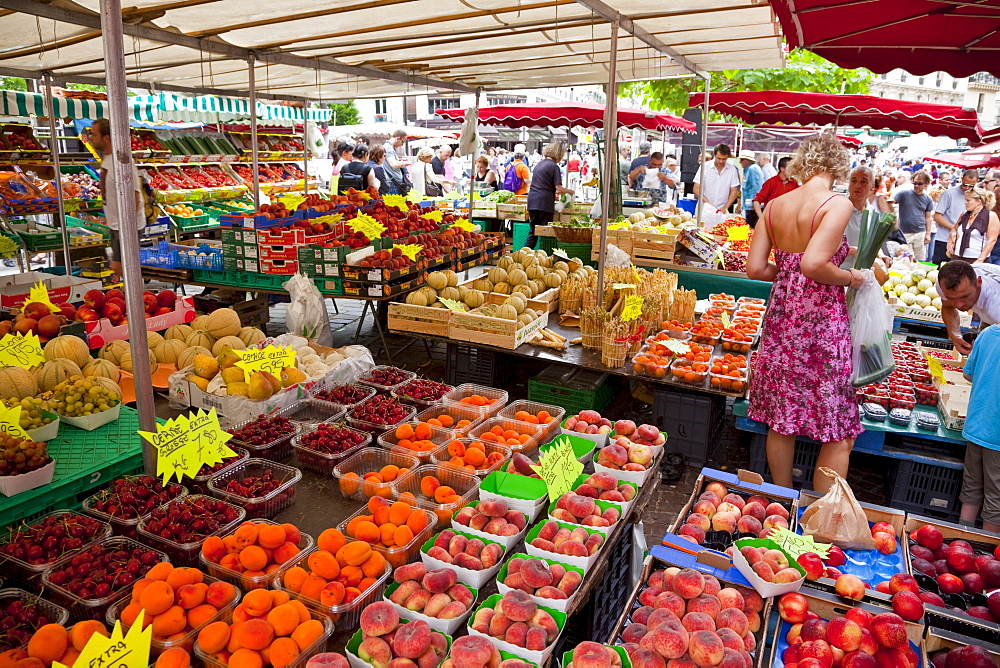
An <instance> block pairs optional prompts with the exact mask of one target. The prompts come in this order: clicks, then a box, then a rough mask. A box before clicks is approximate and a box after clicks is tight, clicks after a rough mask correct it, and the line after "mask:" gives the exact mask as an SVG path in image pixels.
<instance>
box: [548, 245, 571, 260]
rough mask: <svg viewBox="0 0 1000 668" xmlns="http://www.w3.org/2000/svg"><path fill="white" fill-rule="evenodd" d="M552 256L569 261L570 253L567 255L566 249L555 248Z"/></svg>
mask: <svg viewBox="0 0 1000 668" xmlns="http://www.w3.org/2000/svg"><path fill="white" fill-rule="evenodd" d="M552 256H553V257H557V258H559V259H560V260H566V261H567V262H568V261H569V255H566V251H564V250H563V249H562V248H553V249H552Z"/></svg>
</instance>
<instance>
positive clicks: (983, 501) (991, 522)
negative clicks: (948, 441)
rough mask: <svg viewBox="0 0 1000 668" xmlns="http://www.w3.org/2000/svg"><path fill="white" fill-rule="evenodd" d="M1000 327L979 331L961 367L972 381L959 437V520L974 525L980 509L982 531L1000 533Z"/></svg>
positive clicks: (993, 326)
mask: <svg viewBox="0 0 1000 668" xmlns="http://www.w3.org/2000/svg"><path fill="white" fill-rule="evenodd" d="M998 362H1000V326H997V325H991V326H989V327H987V328H986V329H984V330H983V331H982V332H980V333H979V336H977V337H976V341H975V344H974V345H973V346H972V352H971V353H970V354H969V359H968V360H967V361H966V363H965V368H964V369H963V371H964V374H965V378H966V379H967V380H969V381H970V382H971V383H972V392H971V394H970V395H969V404H968V406H969V408H968V413H967V415H966V417H965V428H964V429H963V430H962V436H963V437H964V438H965V439H966V440H967V441H968V444H967V445H966V446H965V473H964V474H963V475H962V494H961V497H960V498H961V500H962V514H961V519H960V520H959V523H960V524H962V525H965V526H975V524H976V517H977V516H978V515H979V510H980V508H982V515H983V530H984V531H992V532H993V533H997V532H1000V420H997V418H996V413H995V411H996V407H997V405H1000V364H998Z"/></svg>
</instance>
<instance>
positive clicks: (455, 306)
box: [438, 297, 465, 313]
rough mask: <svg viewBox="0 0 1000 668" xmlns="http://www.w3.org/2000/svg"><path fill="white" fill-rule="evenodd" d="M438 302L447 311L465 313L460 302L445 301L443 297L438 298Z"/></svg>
mask: <svg viewBox="0 0 1000 668" xmlns="http://www.w3.org/2000/svg"><path fill="white" fill-rule="evenodd" d="M438 301H439V302H441V303H442V304H444V305H445V308H447V309H448V310H449V311H455V312H457V313H465V307H464V306H463V305H462V302H459V301H455V300H454V299H445V298H444V297H438Z"/></svg>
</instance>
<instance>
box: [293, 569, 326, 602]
mask: <svg viewBox="0 0 1000 668" xmlns="http://www.w3.org/2000/svg"><path fill="white" fill-rule="evenodd" d="M325 586H326V580H325V579H324V578H321V577H320V576H318V575H310V576H309V577H307V578H306V579H305V581H304V582H303V583H302V589H301V590H300V591H299V593H300V594H301V595H302V596H305V597H306V598H309V599H312V600H314V601H318V600H319V596H320V592H322V591H323V587H325Z"/></svg>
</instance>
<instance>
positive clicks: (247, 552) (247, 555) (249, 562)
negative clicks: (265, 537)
mask: <svg viewBox="0 0 1000 668" xmlns="http://www.w3.org/2000/svg"><path fill="white" fill-rule="evenodd" d="M240 564H241V565H242V566H243V568H245V569H247V570H248V571H259V570H263V568H264V566H266V565H267V553H266V552H264V550H263V548H261V547H258V546H257V545H248V546H246V547H244V548H243V549H242V550H241V551H240Z"/></svg>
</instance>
